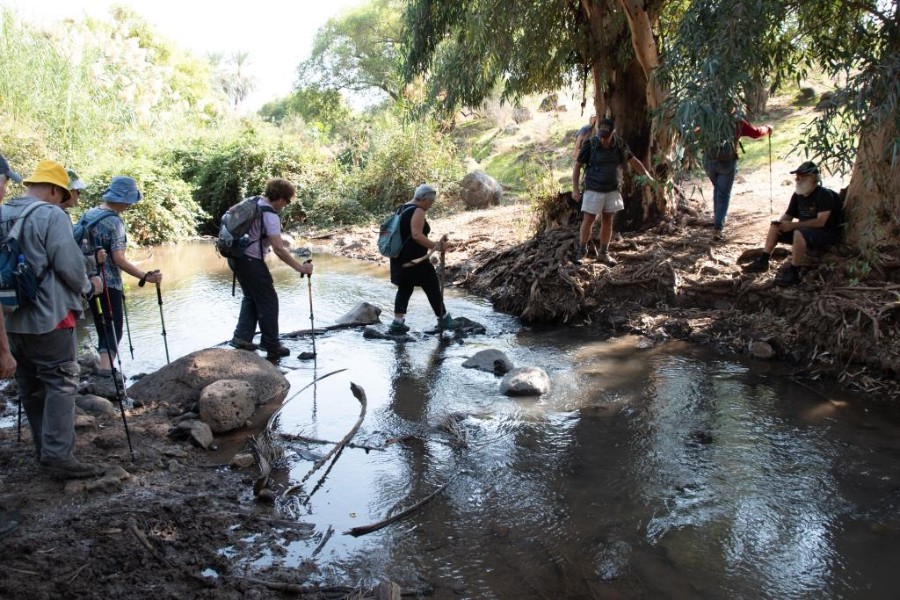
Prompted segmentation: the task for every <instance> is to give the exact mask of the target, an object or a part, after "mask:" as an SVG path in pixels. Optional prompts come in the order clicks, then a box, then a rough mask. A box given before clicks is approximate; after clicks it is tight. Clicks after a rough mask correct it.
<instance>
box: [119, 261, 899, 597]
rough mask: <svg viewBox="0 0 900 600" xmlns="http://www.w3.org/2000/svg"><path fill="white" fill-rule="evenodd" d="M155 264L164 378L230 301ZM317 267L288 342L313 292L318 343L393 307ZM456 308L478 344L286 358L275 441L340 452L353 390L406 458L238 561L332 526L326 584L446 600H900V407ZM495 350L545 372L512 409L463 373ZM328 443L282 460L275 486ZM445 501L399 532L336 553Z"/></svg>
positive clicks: (149, 352) (298, 506) (291, 310)
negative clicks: (470, 323) (534, 395)
mask: <svg viewBox="0 0 900 600" xmlns="http://www.w3.org/2000/svg"><path fill="white" fill-rule="evenodd" d="M275 262H276V263H277V261H275ZM147 264H148V265H149V264H152V265H153V267H154V268H162V270H163V272H164V274H165V277H166V279H165V283H164V285H163V287H162V299H163V312H164V319H165V327H166V333H167V336H166V338H167V341H168V348H169V352H170V354H171V357H172V359H173V360H174V359H175V358H177V357H178V356H182V355H184V354H186V353H188V352H191V351H194V350H198V349H201V348H205V347H208V346H212V345H216V344H220V343H223V342H224V341H226V340H228V339H230V337H231V333H232V329H233V327H234V323H235V321H236V319H237V313H238V308H239V304H240V290H239V289H238V291H237V297H234V298H233V297H232V296H231V275H230V271H228V269H227V267H226V265H225V263H224V261H222V260H221V259H219V258H218V257H217V256H216V255H215V252H214V251H213V250H212V248H211V246H209V245H207V244H201V243H197V244H183V245H179V246H177V247H165V248H157V249H156V250H155V252H154V255H153V257H152V259H151V260H149V261H148V263H147ZM316 268H317V271H316V274H315V276H314V277H313V279H312V289H311V291H310V290H309V289H308V288H307V283H306V280H305V279H304V280H300V279H299V278H298V277H297V275H296V274H295V273H293V271H291V270H290V269H288V268H286V267H281V266H275V267H274V270H273V274H274V276H275V279H276V287H277V288H278V291H279V295H280V299H281V319H280V323H281V331H282V332H289V331H294V330H299V329H306V328H308V327H309V325H310V320H309V302H310V293H311V294H312V299H313V306H314V311H315V313H314V314H315V324H316V325H317V326H319V327H321V326H325V325H329V324H331V323H333V322H334V320H335V319H336V318H337V317H339V316H340V315H342V314H344V313H346V312H347V311H349V310H350V309H352V308H353V307H354V306H355V305H356V304H357V303H359V302H361V301H364V300H365V301H369V302H372V303H373V304H376V305H377V306H380V307H382V309H383V310H384V313H383V320H384V321H385V322H387V320H388V318H389V314H390V312H391V307H392V304H393V294H394V288H393V286H391V285H390V284H389V282H388V277H387V271H386V269H385V268H382V267H376V266H372V265H367V264H361V263H357V262H352V261H348V260H343V259H339V258H334V257H329V256H318V255H317V256H316ZM148 288H149V289H138V288H137V287H136V286H134V287H133V288H132V289H131V290H129V293H128V310H129V320H130V326H131V336H132V343H133V346H134V348H135V359H134V360H132V359H131V358H130V357H128V354H127V352H126V353H125V354H124V356H125V363H124V370H125V373H126V374H127V375H133V374H136V373H139V372H145V371H150V370H154V369H157V368H159V367H160V366H162V365H164V364H165V349H164V345H163V343H162V340H163V338H162V336H161V331H162V323H161V319H160V312H159V305H158V303H157V297H156V294H155V291H154V290H153V289H152V288H151V286H148ZM447 305H448V307H449V310H450V312H451V313H452V314H454V315H460V316H465V317H468V318H470V319H473V320H475V321H478V322H481V323H483V324H484V325H485V326H486V327H487V330H488V333H487V335H485V336H476V337H473V338H469V339H467V340H466V341H465V343H464V344H456V343H449V344H447V343H444V342H442V341H441V340H440V339H439V338H438V337H436V336H422V339H421V340H419V341H416V342H412V343H407V344H397V343H394V342H390V341H384V340H375V341H367V340H364V339H363V338H362V335H361V332H360V331H359V330H356V329H348V330H340V331H334V332H329V333H328V334H325V335H320V336H317V339H316V350H317V353H318V356H317V360H316V361H315V362H312V361H300V360H298V359H297V358H296V356H297V354H298V353H299V352H302V351H308V350H311V340H310V338H308V337H302V338H299V339H297V340H288V341H287V345H288V346H289V347H290V348H291V349H292V350H293V354H292V356H291V357H289V358H288V359H286V360H284V361H283V362H282V366H283V367H284V368H285V370H286V375H287V377H288V379H289V380H290V382H291V385H292V391H291V392H289V398H291V399H290V401H289V402H288V403H287V405H286V407H285V409H284V411H283V414H282V418H281V421H280V430H281V431H284V432H289V433H295V434H300V435H304V436H308V437H313V438H318V439H323V440H330V441H333V442H336V441H338V440H340V439H341V438H342V437H343V436H344V435H345V434H346V433H347V431H348V430H349V429H350V428H351V427H352V425H353V424H354V422H355V421H356V419H357V418H358V415H359V411H360V405H359V403H358V402H357V401H356V400H355V399H354V397H353V396H352V394H351V393H350V382H351V381H352V382H355V383H356V384H358V385H360V386H362V387H363V388H364V389H365V392H366V394H367V397H368V411H367V414H366V417H365V421H364V422H363V425H362V428H361V429H360V431H359V433H358V435H357V436H356V438H355V440H354V441H355V442H357V443H358V444H362V445H368V446H372V447H379V448H381V447H383V446H384V444H385V442H386V440H389V439H396V438H403V440H402V441H399V442H397V443H392V444H390V445H388V446H386V447H385V448H384V449H374V450H366V449H361V448H348V449H346V450H345V451H344V452H343V453H342V455H341V456H340V457H339V459H338V460H337V461H336V463H334V467H333V468H332V469H331V470H330V472H329V473H328V475H327V477H326V478H325V479H324V481H323V482H322V483H321V486H320V487H319V488H318V489H316V491H315V493H314V494H313V495H312V497H311V499H310V500H309V502H308V504H306V505H302V503H301V500H302V497H301V496H298V497H297V499H296V500H295V501H294V502H292V503H290V504H289V505H288V507H289V508H290V507H293V509H294V511H295V514H296V517H297V518H298V519H300V520H303V521H305V522H309V523H313V524H314V525H315V526H316V530H317V532H318V534H319V535H317V536H316V537H315V538H314V539H310V540H302V541H286V538H284V537H282V536H281V535H280V534H277V533H276V534H274V537H273V541H272V543H271V544H269V545H268V546H267V547H266V549H265V550H264V551H261V552H259V553H258V554H256V555H255V556H253V557H251V558H248V559H245V561H246V563H247V564H248V565H249V564H253V565H256V566H264V565H269V564H276V565H283V566H287V567H291V566H295V565H298V564H300V563H302V562H303V561H305V560H306V559H308V558H310V557H311V555H312V553H313V551H314V550H315V549H316V547H317V546H318V545H319V543H320V542H321V541H322V534H324V533H325V532H326V531H327V530H328V529H329V527H333V528H334V530H335V533H334V535H333V536H332V537H331V538H330V539H328V540H327V542H326V543H325V544H324V546H322V548H321V550H320V553H319V554H318V555H317V557H316V561H317V562H318V564H319V565H320V567H323V571H322V572H321V578H322V580H323V581H334V580H339V581H343V582H347V581H349V582H352V583H356V582H359V583H363V584H371V583H374V582H376V581H379V580H382V579H392V580H394V581H397V582H399V583H400V584H401V585H402V586H403V588H404V590H413V591H418V592H421V593H423V594H432V595H433V596H434V597H437V598H562V597H608V596H613V597H671V598H691V597H697V598H759V597H765V598H807V597H808V598H821V597H838V598H894V597H896V593H897V592H896V587H897V584H898V583H900V572H898V569H897V566H898V565H900V414H898V412H897V411H895V410H888V409H885V408H881V407H877V406H872V405H869V404H868V403H867V402H866V399H865V398H859V397H856V398H852V397H849V396H847V395H846V394H842V393H840V392H837V391H835V390H834V389H832V388H830V387H822V386H820V387H813V386H810V385H808V384H805V383H802V382H799V381H795V380H793V379H792V378H791V377H790V375H791V373H790V371H789V370H788V369H787V368H786V367H780V366H778V365H772V364H770V363H761V362H759V363H757V362H744V361H741V360H739V359H737V358H735V357H726V358H723V357H721V356H717V355H714V354H711V353H709V352H707V351H705V350H701V349H698V348H695V347H691V346H686V345H682V344H675V343H673V344H668V345H663V346H658V347H655V348H650V349H640V348H638V344H637V343H636V340H634V339H631V338H624V339H614V340H604V339H600V338H599V337H598V336H597V335H596V334H594V333H592V332H591V331H590V330H588V329H586V328H583V329H579V328H529V327H523V326H522V325H521V324H520V323H519V322H518V321H517V319H515V318H512V317H509V316H505V315H500V314H496V313H494V312H493V311H492V310H491V307H490V305H489V304H488V303H486V302H485V301H483V300H481V299H478V298H473V297H470V296H466V295H464V294H461V293H458V292H456V291H454V290H449V291H448V298H447ZM408 322H409V324H410V325H411V326H412V327H413V330H414V331H419V332H421V331H422V330H425V329H429V328H431V327H432V326H433V324H434V319H433V316H432V315H431V313H430V309H429V307H428V305H427V302H426V300H425V297H424V294H422V293H421V291H417V292H416V294H415V295H414V296H413V302H412V304H411V306H410V312H409V317H408ZM126 343H127V341H126ZM124 347H125V348H127V346H124ZM485 348H496V349H499V350H502V351H504V352H505V353H506V354H507V355H508V356H509V357H510V359H511V360H512V361H513V362H514V363H515V364H516V365H517V366H528V365H535V366H540V367H542V368H543V369H545V370H546V371H547V372H548V374H549V375H550V379H551V392H550V393H549V394H547V395H545V396H543V397H541V398H539V399H511V398H507V397H505V396H503V395H501V394H500V393H499V381H500V380H499V378H497V377H495V376H494V375H493V374H490V373H485V372H480V371H475V370H470V369H465V368H463V367H462V366H461V364H462V362H463V361H464V360H465V359H466V358H467V357H469V356H471V355H472V354H474V353H475V352H476V351H478V350H481V349H485ZM339 369H346V371H344V372H342V373H338V374H335V375H333V376H330V377H328V378H325V379H323V380H322V381H320V382H319V383H317V384H316V385H314V386H312V387H310V388H308V389H307V390H305V391H304V392H302V393H300V394H296V395H295V392H296V390H299V389H300V388H302V387H303V386H305V385H306V384H308V383H310V382H311V381H312V380H313V378H314V377H316V376H321V375H324V374H327V373H330V372H332V371H335V370H339ZM448 418H449V420H448ZM448 423H450V426H449V427H448V426H447V424H448ZM448 429H449V432H448ZM330 448H331V446H328V445H320V446H306V445H303V444H297V443H292V444H290V445H289V458H290V461H291V465H292V468H291V471H290V474H289V477H287V479H285V480H284V483H285V484H290V483H295V482H297V481H298V480H299V479H300V478H302V477H303V475H305V474H306V473H307V472H308V471H309V469H310V467H311V465H312V462H311V461H312V460H315V458H316V456H322V455H324V454H325V453H326V452H327V451H328V450H329V449H330ZM324 471H325V469H322V470H320V471H319V472H317V473H316V474H315V475H313V476H312V477H311V478H310V480H309V481H308V482H307V483H306V484H305V485H304V488H303V489H304V491H305V493H309V492H310V491H311V490H312V489H313V487H314V486H315V485H316V483H317V482H319V479H320V478H321V476H322V475H323V473H324ZM448 482H449V483H448ZM445 484H447V485H446V488H445V489H443V491H442V492H440V493H439V494H438V495H437V496H436V497H435V498H434V500H433V501H432V502H430V503H429V504H427V505H425V506H423V507H422V508H421V509H419V510H417V511H416V512H415V513H413V514H412V515H411V516H409V517H408V518H406V519H404V520H402V521H399V522H398V523H395V524H393V525H391V526H388V527H387V528H385V529H382V530H380V531H378V532H376V533H372V534H369V535H365V536H361V537H352V536H350V535H345V534H344V532H345V531H346V530H348V529H350V528H352V527H356V526H361V525H366V524H369V523H373V522H376V521H379V520H381V519H383V518H385V517H386V516H388V515H389V514H392V511H394V512H395V511H397V510H402V509H404V508H406V507H408V506H411V505H412V504H414V503H416V502H417V501H419V500H421V499H423V498H425V497H426V496H427V495H428V494H430V493H432V492H434V491H435V490H437V489H438V488H440V487H441V486H443V485H445ZM247 493H248V494H249V490H248V492H247ZM222 551H223V552H225V553H231V552H233V551H234V549H228V548H226V549H222ZM236 556H237V555H236Z"/></svg>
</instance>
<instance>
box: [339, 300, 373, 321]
mask: <svg viewBox="0 0 900 600" xmlns="http://www.w3.org/2000/svg"><path fill="white" fill-rule="evenodd" d="M380 316H381V309H380V308H378V307H377V306H375V305H374V304H369V303H368V302H360V303H359V304H357V305H356V306H355V307H354V308H353V310H351V311H350V312H348V313H347V314H345V315H343V316H342V317H338V319H337V320H336V321H335V324H337V325H344V326H348V327H349V326H353V325H373V324H375V323H379V322H381V319H380Z"/></svg>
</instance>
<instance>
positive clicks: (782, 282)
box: [775, 265, 800, 287]
mask: <svg viewBox="0 0 900 600" xmlns="http://www.w3.org/2000/svg"><path fill="white" fill-rule="evenodd" d="M798 283H800V269H798V268H797V267H795V266H794V265H790V266H789V267H788V268H787V269H785V270H784V272H783V273H779V274H778V276H777V277H775V285H778V286H782V287H787V286H789V285H797V284H798Z"/></svg>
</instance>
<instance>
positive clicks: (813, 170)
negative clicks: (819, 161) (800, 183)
mask: <svg viewBox="0 0 900 600" xmlns="http://www.w3.org/2000/svg"><path fill="white" fill-rule="evenodd" d="M794 173H796V174H797V175H812V174H816V175H818V173H819V167H818V165H816V163H814V162H813V161H811V160H808V161H806V162H805V163H803V164H802V165H800V166H799V167H797V168H796V169H794V170H793V171H791V175H793V174H794Z"/></svg>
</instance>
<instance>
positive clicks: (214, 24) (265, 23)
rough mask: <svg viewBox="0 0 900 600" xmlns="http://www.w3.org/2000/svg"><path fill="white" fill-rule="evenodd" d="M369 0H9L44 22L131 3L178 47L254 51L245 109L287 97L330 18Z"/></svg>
mask: <svg viewBox="0 0 900 600" xmlns="http://www.w3.org/2000/svg"><path fill="white" fill-rule="evenodd" d="M364 1H365V0H293V1H291V0H251V1H250V2H249V3H247V4H244V3H243V2H227V1H223V0H218V1H211V0H141V1H138V0H27V1H23V0H4V2H3V4H5V5H6V6H9V7H11V8H12V9H13V10H14V11H15V12H16V14H18V15H19V16H20V17H21V18H22V19H23V20H25V21H31V20H36V21H38V22H42V23H49V22H53V21H59V20H62V19H65V18H70V17H71V18H76V19H82V18H84V17H85V16H86V15H90V16H92V17H106V16H107V15H108V14H109V9H110V7H112V6H116V5H123V6H129V7H131V8H132V9H134V11H135V12H137V13H138V14H140V15H141V16H143V17H144V18H145V19H147V21H149V22H150V23H151V24H152V25H153V27H154V29H155V30H156V31H157V32H158V33H159V34H161V35H162V36H163V37H166V38H168V39H170V40H171V41H173V42H174V43H175V44H176V45H178V46H180V47H182V48H185V49H187V50H190V51H192V52H193V53H195V54H197V55H199V56H206V55H207V54H208V53H210V52H219V53H222V54H225V55H226V56H227V55H229V54H231V53H233V52H235V51H238V50H240V51H243V52H248V53H249V55H250V56H249V69H250V71H251V73H252V75H253V77H254V78H255V80H256V90H255V91H254V92H253V94H251V96H250V97H248V98H247V100H246V101H245V102H244V105H243V107H242V108H243V109H245V110H256V109H258V108H259V107H260V106H262V105H263V104H264V103H265V102H268V101H269V100H272V99H274V98H277V97H281V96H286V95H287V94H288V93H289V92H290V91H291V88H292V87H293V84H294V81H295V80H296V72H297V65H298V64H300V62H302V61H303V60H304V59H305V58H308V57H309V53H310V51H311V50H312V43H313V37H314V36H315V34H316V31H317V30H318V29H319V27H321V26H322V25H324V24H325V22H326V21H327V20H328V19H329V18H331V17H334V16H337V15H338V14H340V13H341V12H342V11H343V10H345V9H347V8H349V7H352V6H356V5H359V4H362V3H363V2H364Z"/></svg>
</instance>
